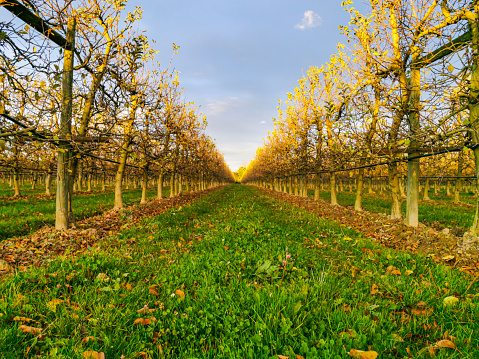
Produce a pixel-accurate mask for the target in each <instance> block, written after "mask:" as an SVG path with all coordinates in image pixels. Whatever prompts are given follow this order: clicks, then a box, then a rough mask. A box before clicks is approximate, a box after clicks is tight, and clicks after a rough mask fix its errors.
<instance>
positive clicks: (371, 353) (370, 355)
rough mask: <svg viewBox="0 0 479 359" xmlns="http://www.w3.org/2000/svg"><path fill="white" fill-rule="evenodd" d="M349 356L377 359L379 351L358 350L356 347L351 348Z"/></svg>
mask: <svg viewBox="0 0 479 359" xmlns="http://www.w3.org/2000/svg"><path fill="white" fill-rule="evenodd" d="M348 354H349V356H351V357H353V358H356V359H376V358H377V357H378V355H379V354H378V353H377V352H375V351H373V350H370V351H367V352H365V351H362V350H356V349H351V351H350V352H349V353H348Z"/></svg>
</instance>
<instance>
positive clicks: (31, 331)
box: [18, 325, 43, 335]
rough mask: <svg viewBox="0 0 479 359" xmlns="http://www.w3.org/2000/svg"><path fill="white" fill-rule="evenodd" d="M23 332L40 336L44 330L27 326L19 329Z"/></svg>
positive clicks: (21, 326)
mask: <svg viewBox="0 0 479 359" xmlns="http://www.w3.org/2000/svg"><path fill="white" fill-rule="evenodd" d="M18 329H20V330H21V331H22V332H24V333H27V334H32V335H40V334H41V333H42V330H43V329H42V328H35V327H29V326H26V325H20V326H19V327H18Z"/></svg>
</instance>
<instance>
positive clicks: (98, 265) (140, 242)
mask: <svg viewBox="0 0 479 359" xmlns="http://www.w3.org/2000/svg"><path fill="white" fill-rule="evenodd" d="M391 268H393V269H391ZM0 294H1V298H0V354H1V357H3V358H23V357H29V358H30V357H32V358H33V357H38V358H40V357H41V358H81V357H82V355H83V354H84V353H85V352H87V351H96V352H103V353H105V357H106V358H119V357H120V356H122V355H123V356H124V357H125V358H128V359H129V358H137V357H142V358H163V357H168V358H170V357H177V358H277V355H285V356H289V357H290V358H292V357H294V358H296V356H295V354H297V355H301V356H303V357H304V358H307V359H309V358H335V359H336V358H348V357H349V356H348V354H347V352H349V351H351V349H357V350H373V351H376V352H378V353H379V355H380V358H408V357H409V356H410V354H411V355H413V356H414V357H418V358H419V357H426V355H427V352H428V351H429V349H428V348H429V347H433V346H434V344H435V343H437V342H439V341H440V340H441V339H444V338H445V337H446V338H448V340H451V341H452V342H453V343H454V345H455V346H457V350H454V349H447V348H442V349H441V348H440V346H437V345H436V349H434V350H435V351H436V358H477V357H479V348H478V346H479V338H478V337H477V332H478V331H479V323H478V322H477V318H478V317H479V306H478V305H479V286H478V284H477V283H471V279H470V278H467V277H465V276H464V275H463V274H462V273H460V272H458V271H456V270H454V269H451V268H448V267H443V266H437V265H435V264H433V263H432V262H431V261H430V260H429V259H427V258H424V257H421V256H418V255H412V254H408V253H399V252H395V251H393V250H389V249H385V248H382V247H378V246H377V245H375V244H374V243H373V242H370V241H369V240H367V239H364V238H361V235H360V234H358V233H357V232H355V231H353V230H351V229H348V228H344V227H339V226H338V225H337V224H335V223H333V222H330V221H326V220H323V219H321V218H318V217H316V216H314V215H313V214H311V213H309V212H306V211H303V210H301V209H299V208H296V207H293V206H291V205H289V204H285V203H280V202H276V201H274V200H273V199H272V198H271V197H268V196H266V195H265V194H262V193H261V192H260V191H258V190H255V189H253V188H250V187H248V186H240V185H234V186H230V187H227V188H224V189H221V190H219V191H216V192H213V193H212V194H210V195H208V196H205V197H203V198H201V199H199V200H197V201H195V202H194V203H192V204H190V205H188V206H184V207H180V208H176V209H171V210H169V211H167V212H165V213H163V214H162V215H160V216H159V217H156V218H150V219H147V220H144V221H143V222H142V223H140V224H139V225H138V226H137V227H136V228H133V229H130V230H125V231H123V232H122V233H120V234H119V235H117V236H115V237H112V238H110V240H109V241H108V242H105V243H104V244H103V245H102V247H101V248H99V249H92V250H91V252H90V253H88V254H85V255H82V256H80V257H77V258H68V257H67V256H65V257H62V258H58V259H56V260H53V261H52V262H50V263H49V265H48V267H45V268H36V269H31V270H29V271H27V272H24V273H18V274H17V275H15V276H14V277H11V278H9V279H8V280H7V281H6V282H4V283H3V284H1V285H0ZM451 296H455V298H457V300H458V303H455V304H451V305H447V306H446V305H445V304H444V299H445V298H447V297H451ZM20 325H24V326H25V327H22V328H23V329H24V330H23V331H25V333H24V332H23V331H22V330H19V327H20ZM26 327H28V328H30V327H33V328H39V329H40V328H41V329H42V330H41V332H40V331H39V330H34V329H30V330H28V329H25V328H26ZM39 334H41V335H39Z"/></svg>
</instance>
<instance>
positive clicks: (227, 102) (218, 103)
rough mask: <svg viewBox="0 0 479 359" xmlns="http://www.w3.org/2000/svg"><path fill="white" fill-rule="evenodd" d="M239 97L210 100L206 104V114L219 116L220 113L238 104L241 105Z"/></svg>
mask: <svg viewBox="0 0 479 359" xmlns="http://www.w3.org/2000/svg"><path fill="white" fill-rule="evenodd" d="M239 100H240V99H239V98H238V97H227V98H225V99H221V100H210V101H209V102H208V103H207V104H206V110H205V112H206V115H207V116H217V115H220V114H222V113H224V112H226V111H228V109H230V108H232V107H235V106H238V105H239V103H238V102H239Z"/></svg>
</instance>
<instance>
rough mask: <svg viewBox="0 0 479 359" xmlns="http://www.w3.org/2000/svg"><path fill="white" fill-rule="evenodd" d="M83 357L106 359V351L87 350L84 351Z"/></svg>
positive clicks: (87, 358)
mask: <svg viewBox="0 0 479 359" xmlns="http://www.w3.org/2000/svg"><path fill="white" fill-rule="evenodd" d="M83 358H85V359H105V353H103V352H100V353H98V352H96V351H94V350H92V351H90V350H89V351H86V352H84V353H83Z"/></svg>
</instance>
